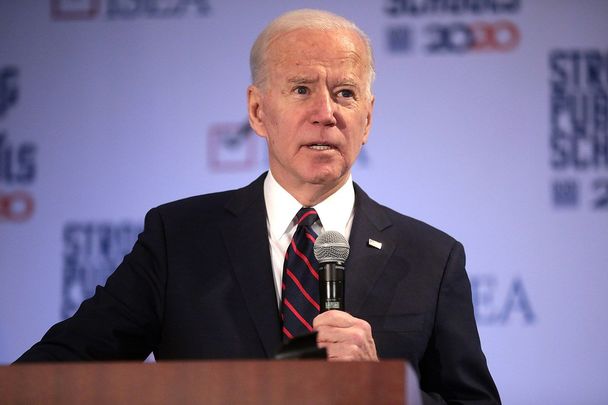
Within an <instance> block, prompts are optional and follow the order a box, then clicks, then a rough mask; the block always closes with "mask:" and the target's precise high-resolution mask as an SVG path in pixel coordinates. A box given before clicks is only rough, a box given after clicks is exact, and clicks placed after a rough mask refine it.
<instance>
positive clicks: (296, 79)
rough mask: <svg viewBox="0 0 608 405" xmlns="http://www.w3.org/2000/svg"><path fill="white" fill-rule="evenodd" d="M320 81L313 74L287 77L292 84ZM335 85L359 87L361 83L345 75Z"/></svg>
mask: <svg viewBox="0 0 608 405" xmlns="http://www.w3.org/2000/svg"><path fill="white" fill-rule="evenodd" d="M318 81H319V79H318V77H312V76H292V77H289V78H288V79H287V82H288V83H291V84H312V83H317V82H318ZM335 86H336V87H339V86H350V87H355V88H358V87H359V84H358V83H357V81H356V80H355V79H353V78H350V77H344V78H342V79H340V80H338V81H337V82H336V85H335Z"/></svg>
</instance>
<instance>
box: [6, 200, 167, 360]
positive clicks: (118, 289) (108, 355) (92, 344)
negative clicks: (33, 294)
mask: <svg viewBox="0 0 608 405" xmlns="http://www.w3.org/2000/svg"><path fill="white" fill-rule="evenodd" d="M166 267H167V263H166V247H165V237H164V227H163V222H162V219H161V216H160V214H159V213H158V212H157V210H156V209H153V210H151V211H150V212H148V214H147V215H146V220H145V226H144V231H143V232H142V233H141V234H140V235H139V237H138V240H137V242H136V243H135V246H134V247H133V250H132V251H131V253H129V254H128V255H127V256H125V258H124V260H123V262H122V263H121V264H120V266H119V267H118V268H117V269H116V271H115V272H114V273H113V274H112V275H111V276H110V277H109V278H108V280H107V281H106V284H105V286H103V287H101V286H97V289H96V291H95V294H94V295H93V297H91V298H89V299H87V300H85V301H84V302H83V303H82V304H81V306H80V308H79V309H78V311H76V313H75V314H74V315H73V316H72V317H71V318H68V319H66V320H64V321H62V322H59V323H57V324H56V325H54V326H53V327H51V329H49V331H48V332H47V333H46V334H45V335H44V337H43V338H42V340H41V341H40V342H38V343H36V344H35V345H34V346H33V347H32V348H31V349H29V350H28V351H27V352H25V353H24V354H23V355H22V356H21V357H20V358H19V359H17V361H16V362H44V361H84V360H144V359H145V358H146V357H147V356H148V355H149V354H150V353H151V352H152V351H153V350H154V348H155V346H156V345H157V343H158V341H159V336H160V325H161V321H162V314H163V296H164V290H165V288H164V286H165V284H166Z"/></svg>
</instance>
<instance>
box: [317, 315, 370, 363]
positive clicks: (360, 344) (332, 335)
mask: <svg viewBox="0 0 608 405" xmlns="http://www.w3.org/2000/svg"><path fill="white" fill-rule="evenodd" d="M312 327H313V329H314V330H316V331H317V332H318V334H317V346H318V347H320V348H323V347H324V348H325V349H326V350H327V358H328V360H342V361H353V360H358V361H361V360H363V361H378V355H377V354H376V344H375V343H374V338H373V337H372V327H371V326H370V325H369V323H367V322H365V321H364V320H363V319H359V318H355V317H354V316H352V315H350V314H348V313H346V312H343V311H336V310H332V311H327V312H324V313H322V314H320V315H318V316H317V317H316V318H315V319H314V320H313V323H312Z"/></svg>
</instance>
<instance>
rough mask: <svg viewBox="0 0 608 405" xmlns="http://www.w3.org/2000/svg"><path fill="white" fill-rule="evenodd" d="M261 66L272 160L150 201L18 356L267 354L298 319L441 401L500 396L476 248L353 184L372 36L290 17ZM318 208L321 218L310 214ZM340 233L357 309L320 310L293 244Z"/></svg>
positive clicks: (251, 98)
mask: <svg viewBox="0 0 608 405" xmlns="http://www.w3.org/2000/svg"><path fill="white" fill-rule="evenodd" d="M251 69H252V78H253V84H252V85H251V86H250V87H249V89H248V111H249V120H250V124H251V127H252V128H253V129H254V130H255V132H256V133H257V134H258V135H260V136H262V137H264V138H265V139H266V141H267V144H268V152H269V153H268V156H269V163H270V171H269V172H268V173H267V174H264V175H262V176H261V177H260V178H258V179H257V180H256V181H254V182H253V183H252V184H250V185H249V186H247V187H244V188H242V189H239V190H233V191H228V192H222V193H216V194H209V195H204V196H198V197H192V198H189V199H185V200H181V201H177V202H174V203H170V204H166V205H163V206H160V207H157V208H155V209H153V210H151V211H150V212H149V213H148V215H147V216H146V222H145V228H144V232H143V233H142V234H141V235H140V236H139V239H138V241H137V242H136V244H135V246H134V248H133V251H132V252H131V253H130V254H129V255H127V256H126V257H125V259H124V261H123V263H122V264H121V265H120V266H119V268H118V269H117V271H116V272H115V273H114V274H113V275H111V276H110V277H109V278H108V281H107V283H106V285H105V286H104V287H98V288H97V291H96V293H95V296H94V297H92V298H91V299H89V300H87V301H85V302H84V303H83V304H82V306H81V308H80V309H79V310H78V312H77V313H76V314H75V315H74V317H72V318H70V319H67V320H65V321H63V322H61V323H59V324H57V325H55V326H54V327H53V328H51V329H50V330H49V332H47V334H46V335H45V336H44V337H43V339H42V341H41V342H39V343H37V344H36V345H34V347H33V348H32V349H30V350H29V351H28V352H26V353H25V354H24V355H23V356H22V357H21V358H20V359H19V361H53V360H89V359H90V360H108V359H144V358H145V357H146V356H147V355H148V354H149V353H150V352H154V354H155V357H156V359H157V360H163V359H183V358H196V359H211V358H267V357H272V356H273V355H274V353H275V351H276V349H277V348H278V346H279V345H280V342H281V341H282V340H286V339H288V338H291V337H292V336H293V335H295V334H296V333H295V332H294V330H295V329H292V328H301V329H302V330H304V331H306V330H312V329H314V330H316V331H317V332H318V335H317V339H318V345H319V346H320V347H324V348H326V349H327V353H328V357H329V359H330V360H371V361H376V360H378V358H404V359H408V360H409V361H410V362H411V364H412V366H413V367H414V368H415V369H416V371H417V373H418V374H419V376H420V384H421V388H422V390H423V391H425V394H424V399H425V402H427V403H435V402H434V401H436V402H437V403H444V401H447V402H458V403H467V401H468V402H470V403H477V404H480V403H499V399H498V393H497V391H496V387H495V386H494V383H493V381H492V378H491V377H490V374H489V372H488V369H487V366H486V361H485V358H484V356H483V353H482V352H481V348H480V343H479V338H478V334H477V329H476V326H475V320H474V317H473V309H472V304H471V296H470V286H469V283H468V279H467V276H466V273H465V270H464V251H463V248H462V246H461V245H460V244H459V243H458V242H457V241H455V240H454V239H452V238H451V237H449V236H448V235H446V234H444V233H442V232H440V231H438V230H436V229H434V228H432V227H430V226H428V225H426V224H423V223H421V222H419V221H416V220H414V219H411V218H408V217H405V216H403V215H401V214H398V213H396V212H394V211H392V210H390V209H388V208H386V207H383V206H381V205H379V204H377V203H376V202H374V201H373V200H371V199H370V198H369V197H368V196H367V195H366V194H365V193H364V192H363V191H362V190H361V189H360V188H359V187H358V186H356V185H354V183H353V182H352V179H351V168H352V165H353V164H354V162H355V160H356V158H357V156H358V154H359V151H360V149H361V147H362V146H363V144H365V143H366V141H367V139H368V135H369V130H370V125H371V118H372V110H373V104H374V97H373V96H372V93H371V83H372V80H373V77H374V69H373V59H372V53H371V47H370V45H369V40H368V39H367V37H366V36H365V34H363V33H362V32H361V31H360V30H359V29H358V28H357V27H356V26H355V25H354V24H353V23H351V22H349V21H348V20H345V19H343V18H341V17H338V16H335V15H333V14H330V13H326V12H322V11H314V10H299V11H294V12H291V13H287V14H285V15H283V16H281V17H279V18H278V19H276V20H275V21H273V22H272V23H271V24H270V25H269V26H268V27H267V28H266V29H265V30H264V31H263V32H262V33H261V34H260V36H259V37H258V39H257V40H256V42H255V44H254V46H253V48H252V52H251ZM310 207H312V208H314V211H313V210H311V209H310ZM303 211H306V213H305V214H304V215H302V216H297V217H296V218H294V214H296V213H297V212H300V213H301V212H303ZM309 214H310V215H312V216H313V218H315V219H316V216H317V214H318V217H319V220H314V219H313V220H312V221H311V223H310V224H309V225H303V224H301V222H302V221H303V218H304V216H309ZM302 229H305V230H302ZM328 229H332V230H337V231H339V232H341V233H343V234H344V235H346V236H347V237H348V238H349V241H350V246H351V254H350V257H349V259H348V260H347V262H346V264H345V267H346V268H347V285H348V288H347V290H346V294H347V295H346V302H347V311H348V312H342V311H328V312H325V313H323V314H320V315H317V314H318V304H317V305H316V306H317V311H316V312H315V313H313V314H312V315H311V316H310V317H308V318H307V316H309V315H305V314H304V312H305V311H307V310H308V309H310V307H311V306H315V299H317V300H318V298H315V297H311V296H310V295H309V293H308V292H306V291H307V290H306V288H305V286H304V284H305V281H303V279H301V278H300V277H302V278H306V277H308V279H310V278H311V277H310V276H311V275H313V276H314V273H315V271H314V266H312V265H310V264H311V263H310V262H309V260H312V259H309V258H307V256H306V255H304V254H303V253H302V252H300V251H299V250H298V246H296V244H295V243H294V242H293V241H294V240H296V239H297V238H298V237H299V236H298V235H301V236H302V238H303V240H304V241H305V240H306V238H308V239H314V234H315V233H319V232H320V231H323V230H328ZM301 230H302V231H301ZM299 232H302V233H301V234H299ZM298 243H299V242H298ZM286 257H287V258H286ZM290 263H293V264H290ZM292 266H301V267H302V268H303V269H304V270H303V273H301V274H300V275H294V273H295V270H294V268H295V267H292ZM307 269H308V270H310V271H308V270H307ZM292 270H293V272H292ZM290 284H293V285H292V286H291V287H290ZM294 291H295V292H294ZM289 294H296V295H297V297H296V296H295V295H294V298H293V299H292V298H291V296H290V295H289ZM311 294H312V293H311ZM298 297H299V298H298ZM297 299H301V304H302V305H303V306H307V305H308V307H307V308H308V309H306V308H304V307H302V309H300V307H298V306H297V305H295V304H294V305H292V302H291V300H294V301H295V300H297ZM307 301H308V302H307ZM317 302H318V301H317ZM309 304H310V305H309ZM290 322H291V324H290Z"/></svg>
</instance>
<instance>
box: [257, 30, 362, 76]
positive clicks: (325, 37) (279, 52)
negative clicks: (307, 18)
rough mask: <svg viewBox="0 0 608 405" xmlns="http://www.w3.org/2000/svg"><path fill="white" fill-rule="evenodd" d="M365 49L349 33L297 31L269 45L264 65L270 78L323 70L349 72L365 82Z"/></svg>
mask: <svg viewBox="0 0 608 405" xmlns="http://www.w3.org/2000/svg"><path fill="white" fill-rule="evenodd" d="M365 49H366V48H365V44H364V43H363V40H362V39H361V38H359V36H358V35H356V34H354V33H353V32H350V31H346V30H314V29H299V30H295V31H290V32H288V33H285V34H282V35H279V36H277V37H276V38H274V39H273V40H272V41H271V42H270V44H269V46H268V49H267V54H266V63H267V67H268V69H269V73H270V74H271V75H272V73H279V74H285V73H289V72H291V71H294V70H296V71H297V70H302V71H305V70H306V69H307V68H308V67H315V66H323V67H327V68H334V69H336V68H338V69H343V70H348V71H350V72H351V73H352V74H354V75H356V76H358V77H359V78H360V79H365V77H363V76H366V74H367V72H366V70H367V68H366V66H368V65H369V62H368V60H367V59H368V56H367V55H366V52H365ZM344 73H346V72H344Z"/></svg>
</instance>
